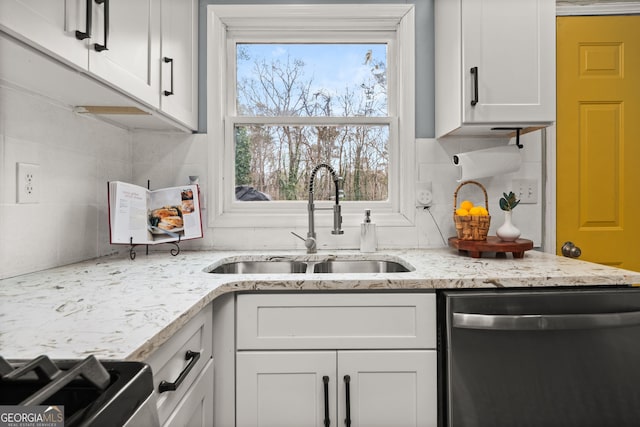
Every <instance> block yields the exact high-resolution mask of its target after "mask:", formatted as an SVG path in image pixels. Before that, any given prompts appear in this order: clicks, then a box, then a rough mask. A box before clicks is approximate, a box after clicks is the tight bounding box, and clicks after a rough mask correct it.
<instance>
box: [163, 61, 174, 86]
mask: <svg viewBox="0 0 640 427" xmlns="http://www.w3.org/2000/svg"><path fill="white" fill-rule="evenodd" d="M162 60H163V61H164V62H165V64H166V63H168V64H171V90H165V91H164V96H169V95H173V58H169V57H168V56H165V57H164V58H162Z"/></svg>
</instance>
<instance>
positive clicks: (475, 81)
mask: <svg viewBox="0 0 640 427" xmlns="http://www.w3.org/2000/svg"><path fill="white" fill-rule="evenodd" d="M471 74H473V99H472V100H471V106H472V107H475V105H476V104H477V103H478V101H479V99H478V67H473V68H471Z"/></svg>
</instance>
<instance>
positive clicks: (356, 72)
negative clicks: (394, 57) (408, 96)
mask: <svg viewBox="0 0 640 427" xmlns="http://www.w3.org/2000/svg"><path fill="white" fill-rule="evenodd" d="M244 47H246V48H247V52H248V53H249V55H250V58H251V59H250V60H249V61H248V62H247V61H239V67H238V78H243V77H245V76H247V75H248V73H249V72H250V70H251V69H252V66H253V61H254V59H258V58H261V59H262V58H263V59H265V61H266V62H267V63H270V62H271V61H272V60H281V61H283V62H285V61H286V60H287V54H288V55H289V57H290V58H291V59H301V60H302V61H303V62H304V63H305V67H304V69H305V73H306V74H305V76H304V80H305V81H306V80H308V79H310V78H312V79H313V82H314V84H313V86H314V87H313V89H314V90H317V89H320V88H322V89H325V90H331V91H342V90H343V89H344V88H345V86H349V87H351V86H354V85H360V83H362V82H363V81H366V79H368V78H369V77H370V76H371V64H365V57H366V54H367V51H369V50H371V51H372V57H373V59H374V60H375V61H381V60H382V61H384V62H385V63H386V45H385V44H369V43H367V44H248V45H244Z"/></svg>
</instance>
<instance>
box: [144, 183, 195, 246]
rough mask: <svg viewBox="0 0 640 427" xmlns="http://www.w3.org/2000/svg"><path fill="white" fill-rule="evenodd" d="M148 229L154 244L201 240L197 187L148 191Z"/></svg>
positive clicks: (187, 186)
mask: <svg viewBox="0 0 640 427" xmlns="http://www.w3.org/2000/svg"><path fill="white" fill-rule="evenodd" d="M149 229H150V231H151V234H152V239H153V241H154V242H155V243H159V242H168V241H175V240H186V239H197V238H200V237H202V220H201V216H200V200H199V198H198V186H197V185H184V186H180V187H172V188H164V189H161V190H155V191H152V192H151V202H150V204H149Z"/></svg>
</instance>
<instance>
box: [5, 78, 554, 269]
mask: <svg viewBox="0 0 640 427" xmlns="http://www.w3.org/2000/svg"><path fill="white" fill-rule="evenodd" d="M522 141H523V143H524V147H525V148H524V149H523V151H522V153H523V159H524V163H523V166H522V168H521V170H520V172H519V173H516V174H510V175H504V176H499V177H494V178H487V179H482V180H479V181H480V182H481V183H482V184H483V185H484V186H485V187H486V188H487V191H488V193H489V201H490V204H489V210H490V212H491V214H492V229H491V231H490V233H491V234H493V233H494V230H495V228H497V227H498V226H499V225H500V224H501V222H502V217H503V216H502V212H501V211H500V210H499V208H498V205H497V203H498V199H499V197H500V195H501V194H502V192H503V191H509V190H510V184H511V180H512V179H513V178H534V179H537V180H538V182H539V183H540V179H541V165H542V161H541V157H542V155H541V145H540V141H539V135H538V134H537V133H534V134H528V135H525V136H523V138H522ZM503 143H504V142H499V141H492V140H467V139H450V140H449V139H445V140H441V141H436V140H433V139H418V140H417V141H416V145H415V147H416V161H417V165H418V167H417V170H418V173H419V179H420V180H425V181H432V183H433V194H434V204H433V206H432V208H431V210H430V211H426V210H423V209H417V212H416V223H415V226H414V227H402V228H399V227H396V228H379V231H378V235H379V246H380V248H430V247H440V246H445V245H446V243H445V240H446V238H448V237H449V236H452V235H454V234H455V230H454V228H453V220H452V212H453V193H454V191H455V190H456V188H457V186H458V183H457V182H456V173H457V172H456V167H455V166H454V165H453V163H452V161H451V156H452V155H453V154H454V153H457V152H460V151H469V150H473V149H480V148H485V147H489V146H493V145H499V144H503ZM207 144H208V139H207V135H202V134H198V135H190V134H163V133H151V132H148V133H131V132H127V131H124V130H121V129H119V128H116V127H113V126H111V125H108V124H105V123H102V122H100V121H98V120H95V119H92V118H90V117H86V116H82V115H78V114H75V113H73V112H72V111H71V110H70V109H69V108H67V107H63V106H60V105H57V104H55V103H52V102H50V101H48V100H46V99H43V98H41V97H38V96H34V95H31V94H29V93H25V92H23V91H17V90H14V89H13V88H10V87H2V86H0V166H1V169H0V179H1V181H0V230H1V231H2V234H0V278H5V277H11V276H15V275H19V274H24V273H28V272H32V271H38V270H42V269H46V268H50V267H55V266H59V265H64V264H69V263H73V262H77V261H81V260H85V259H90V258H94V257H98V256H102V255H106V254H110V253H114V252H117V251H119V250H122V249H123V247H120V246H112V245H110V244H109V236H108V232H109V228H108V218H107V194H106V185H107V182H108V181H109V180H123V181H128V182H134V183H137V184H140V185H143V186H146V185H147V180H150V182H151V187H152V188H159V187H165V186H173V185H181V184H184V183H187V182H188V176H189V175H199V176H200V182H201V185H202V192H203V196H204V209H205V211H204V212H203V217H204V219H205V222H206V219H207V216H208V215H207V213H208V212H207V209H209V208H210V207H209V204H210V203H211V201H210V200H209V197H208V194H207V193H208V191H209V188H207V182H208V175H209V170H208V147H207ZM17 162H24V163H37V164H39V165H40V175H41V181H40V184H41V195H40V203H38V204H17V203H16V163H17ZM541 188H542V185H539V190H540V189H541ZM408 191H413V190H412V189H409V190H408ZM461 191H462V190H461ZM475 196H480V195H479V194H476V195H475ZM479 201H481V200H479ZM541 206H542V204H541V203H538V204H536V205H520V206H519V207H518V208H517V210H516V214H515V216H514V221H515V223H516V225H517V226H518V227H519V228H520V229H521V230H522V233H523V237H525V238H530V239H532V240H534V242H535V244H536V245H539V244H540V243H541V242H540V241H541V230H542V226H541V212H542V209H541ZM301 209H302V210H303V214H304V209H305V207H301ZM431 214H433V217H432V216H431ZM434 219H435V221H434ZM322 220H323V218H317V223H318V229H319V230H318V232H319V237H318V238H319V242H321V246H323V247H325V248H332V249H338V248H357V247H358V245H359V242H358V239H359V221H358V222H357V223H353V224H345V234H344V235H343V236H332V235H331V234H330V233H329V227H328V225H327V226H326V227H325V226H323V225H322ZM327 220H328V222H330V221H329V219H328V218H327ZM327 224H328V223H327ZM290 231H292V230H289V229H261V228H258V227H256V225H254V224H248V225H247V227H246V228H243V229H237V228H236V229H229V228H225V229H223V228H207V226H206V223H205V238H204V239H199V240H193V241H189V242H183V243H182V244H181V247H182V248H184V249H199V248H206V249H211V248H213V249H255V250H260V249H270V248H272V249H291V248H295V249H299V250H301V251H303V250H304V248H303V245H302V242H300V241H299V240H298V239H296V238H295V237H293V236H292V235H291V234H290ZM296 231H298V232H299V233H302V234H304V233H305V232H306V230H296ZM157 249H158V250H167V249H166V248H163V247H158V248H157Z"/></svg>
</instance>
